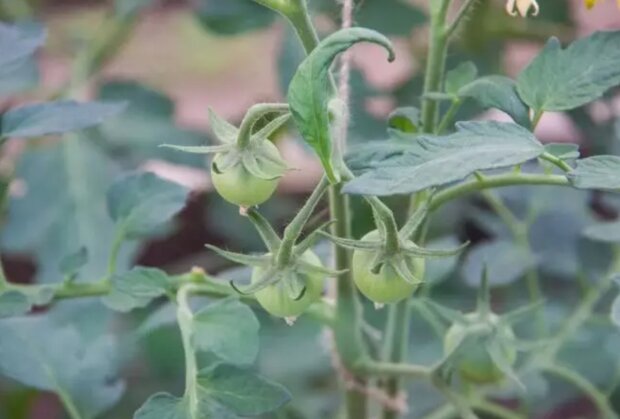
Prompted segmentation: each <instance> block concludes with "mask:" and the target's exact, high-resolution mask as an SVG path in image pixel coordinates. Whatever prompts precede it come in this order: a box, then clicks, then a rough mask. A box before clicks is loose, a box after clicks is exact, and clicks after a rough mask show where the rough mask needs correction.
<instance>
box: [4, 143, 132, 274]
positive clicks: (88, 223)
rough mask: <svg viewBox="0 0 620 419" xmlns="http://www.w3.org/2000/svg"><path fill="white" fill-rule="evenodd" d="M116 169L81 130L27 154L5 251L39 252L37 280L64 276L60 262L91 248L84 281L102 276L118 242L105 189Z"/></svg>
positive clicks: (123, 260) (125, 255)
mask: <svg viewBox="0 0 620 419" xmlns="http://www.w3.org/2000/svg"><path fill="white" fill-rule="evenodd" d="M116 170H118V169H117V168H116V166H115V164H114V163H113V162H111V161H110V160H109V159H108V158H107V157H106V156H105V155H103V154H102V153H101V150H100V149H99V148H98V147H96V146H95V145H93V144H92V143H90V142H89V141H87V140H85V139H84V138H78V137H77V136H75V135H69V136H68V137H67V138H65V139H64V140H63V141H60V142H56V143H54V144H51V145H48V146H41V147H37V148H33V149H32V150H29V151H27V152H25V153H24V154H22V157H21V160H20V162H19V164H18V165H17V169H16V173H15V177H16V178H17V179H20V181H21V182H23V184H24V186H25V191H26V192H25V194H23V195H22V196H17V197H12V198H11V199H10V201H9V208H8V217H7V220H6V224H5V226H4V228H3V229H2V232H1V234H2V245H3V248H4V250H5V252H7V253H11V252H20V253H23V252H28V253H31V254H34V256H35V257H36V262H37V280H38V281H39V282H48V283H49V282H53V281H58V280H60V279H61V278H60V275H59V272H58V267H59V264H60V261H61V260H62V259H63V258H65V257H66V256H67V255H69V254H71V253H73V252H75V250H76V249H78V248H80V247H85V248H86V249H87V251H88V254H89V256H90V257H89V261H88V264H87V265H85V266H84V267H83V269H82V270H81V271H80V274H81V276H82V278H81V280H82V279H83V280H87V281H88V280H91V281H92V280H96V279H99V278H101V277H102V276H103V275H105V273H106V271H107V258H108V255H109V251H110V248H111V246H112V242H113V241H114V223H113V222H112V220H110V217H109V215H108V213H107V211H106V202H105V193H106V191H107V189H108V187H109V182H110V181H109V179H111V178H113V177H114V176H115V174H116V173H117V172H116ZM51 173H53V176H51V175H50V174H51ZM134 250H135V246H125V247H124V248H123V250H122V253H121V255H120V257H119V261H118V262H119V269H124V267H125V266H126V265H127V263H128V261H129V259H130V258H131V254H132V253H133V251H134Z"/></svg>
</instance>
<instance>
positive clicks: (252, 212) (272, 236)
mask: <svg viewBox="0 0 620 419" xmlns="http://www.w3.org/2000/svg"><path fill="white" fill-rule="evenodd" d="M247 217H248V218H249V220H250V221H251V222H252V224H253V225H254V228H256V231H258V234H259V235H260V236H261V238H262V239H263V242H264V243H265V246H267V249H269V252H271V254H276V252H277V251H278V248H279V247H280V243H282V240H280V237H279V236H278V234H277V233H276V232H275V230H274V229H273V227H272V226H271V224H269V221H267V219H266V218H265V217H263V216H262V215H261V214H260V213H259V212H258V211H257V210H256V208H250V209H249V210H248V212H247Z"/></svg>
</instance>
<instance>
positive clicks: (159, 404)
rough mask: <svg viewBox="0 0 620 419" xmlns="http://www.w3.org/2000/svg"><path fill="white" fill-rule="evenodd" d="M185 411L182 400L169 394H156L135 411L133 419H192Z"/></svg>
mask: <svg viewBox="0 0 620 419" xmlns="http://www.w3.org/2000/svg"><path fill="white" fill-rule="evenodd" d="M187 410H188V409H187V403H185V401H184V400H183V399H181V398H179V397H175V396H173V395H172V394H169V393H157V394H153V395H152V396H151V397H149V399H148V400H147V401H146V402H145V403H144V404H143V405H142V407H140V409H138V410H137V411H136V413H135V414H134V415H133V419H193V418H191V416H190V415H189V413H188V411H187Z"/></svg>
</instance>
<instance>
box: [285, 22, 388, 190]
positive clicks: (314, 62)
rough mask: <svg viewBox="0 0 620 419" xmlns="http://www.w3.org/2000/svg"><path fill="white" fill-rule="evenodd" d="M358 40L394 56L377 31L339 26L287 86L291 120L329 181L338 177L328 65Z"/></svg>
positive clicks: (303, 64)
mask: <svg viewBox="0 0 620 419" xmlns="http://www.w3.org/2000/svg"><path fill="white" fill-rule="evenodd" d="M358 42H372V43H376V44H378V45H381V46H383V47H384V48H385V49H387V50H388V52H389V60H390V61H391V60H393V59H394V52H393V50H392V45H391V43H390V40H389V39H387V38H386V37H385V36H383V35H381V34H380V33H378V32H375V31H372V30H369V29H363V28H350V29H342V30H340V31H338V32H336V33H334V34H332V35H330V36H329V37H327V38H325V39H324V40H323V41H322V42H321V43H320V44H319V45H318V46H317V47H316V48H315V49H314V51H312V53H310V55H308V57H306V59H305V60H304V61H303V62H302V63H301V65H300V66H299V67H298V68H297V72H296V73H295V76H294V77H293V80H292V81H291V84H290V86H289V89H288V95H287V96H288V102H289V105H290V107H291V113H292V115H293V120H294V121H295V124H296V125H297V128H298V129H299V132H300V133H301V135H302V137H303V138H304V140H305V141H306V143H308V145H310V147H312V148H313V149H314V151H315V152H316V153H317V155H318V156H319V159H320V160H321V163H322V164H323V167H324V168H325V171H326V174H327V176H328V177H329V179H330V181H331V182H337V181H338V174H337V173H336V172H335V169H334V167H333V156H332V149H333V144H332V142H333V141H332V135H331V132H330V115H329V110H328V105H329V102H330V100H331V99H333V98H334V94H335V92H334V89H333V86H332V83H331V80H330V72H329V70H330V67H331V64H332V62H333V60H334V59H335V58H336V56H337V55H338V54H339V53H341V52H344V51H345V50H347V49H348V48H350V47H351V46H353V45H354V44H356V43H358Z"/></svg>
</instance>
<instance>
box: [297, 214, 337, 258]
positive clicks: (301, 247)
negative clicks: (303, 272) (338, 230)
mask: <svg viewBox="0 0 620 419" xmlns="http://www.w3.org/2000/svg"><path fill="white" fill-rule="evenodd" d="M335 222H336V221H335V220H329V221H327V222H324V223H323V224H321V225H320V226H319V227H317V228H316V229H315V230H314V231H313V232H311V233H309V234H308V235H307V236H306V237H305V238H304V239H303V240H302V241H300V242H299V243H298V244H297V245H295V255H297V256H301V255H303V254H304V253H306V251H307V250H309V249H310V248H311V247H312V246H314V244H315V243H316V241H317V239H318V238H319V236H321V235H323V233H324V231H323V229H324V228H327V227H329V226H330V225H332V224H334V223H335Z"/></svg>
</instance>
